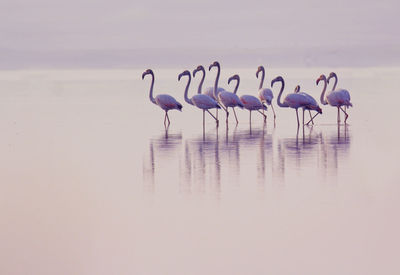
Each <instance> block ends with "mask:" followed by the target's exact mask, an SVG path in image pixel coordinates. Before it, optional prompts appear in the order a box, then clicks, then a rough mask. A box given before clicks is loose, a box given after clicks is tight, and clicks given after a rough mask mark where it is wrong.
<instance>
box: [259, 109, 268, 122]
mask: <svg viewBox="0 0 400 275" xmlns="http://www.w3.org/2000/svg"><path fill="white" fill-rule="evenodd" d="M257 111H258V112H259V113H260V114H262V115H263V117H264V122H266V121H267V116H266V115H265V114H264V112H260V110H257ZM263 111H264V109H263Z"/></svg>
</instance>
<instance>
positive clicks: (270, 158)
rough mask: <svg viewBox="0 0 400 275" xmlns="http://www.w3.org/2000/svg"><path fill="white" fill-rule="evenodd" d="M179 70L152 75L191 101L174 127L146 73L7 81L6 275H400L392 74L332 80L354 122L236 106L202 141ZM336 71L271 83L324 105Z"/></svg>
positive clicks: (246, 89) (291, 72)
mask: <svg viewBox="0 0 400 275" xmlns="http://www.w3.org/2000/svg"><path fill="white" fill-rule="evenodd" d="M181 71H182V70H179V69H169V70H155V74H156V82H155V94H157V93H160V92H162V93H165V92H168V93H170V94H171V95H173V96H174V97H175V98H177V99H178V100H179V101H180V102H181V103H183V105H184V108H183V112H182V113H180V112H178V111H172V112H171V113H170V118H171V126H170V127H169V129H168V130H165V129H164V126H163V112H162V111H161V110H160V109H159V108H158V107H157V106H155V105H153V104H151V103H150V101H149V100H148V88H149V84H150V83H149V82H150V80H149V79H145V81H142V80H141V73H142V71H141V70H140V71H139V70H137V71H136V70H126V71H122V70H121V71H119V70H113V71H2V72H0V87H1V95H0V127H1V133H2V134H1V135H0V147H1V151H0V152H1V155H0V167H1V173H0V191H1V192H0V205H1V207H0V215H1V219H0V220H1V227H0V228H1V229H0V243H1V244H2V245H1V249H0V273H1V274H398V273H399V272H400V267H399V265H398V259H397V258H398V257H397V255H398V252H397V251H398V247H399V245H400V237H399V236H398V232H399V230H400V222H399V219H398V213H399V210H400V202H399V199H398V198H399V195H400V186H399V183H400V178H399V176H398V156H399V153H400V148H399V146H398V141H399V138H400V132H399V130H398V126H397V124H398V123H397V118H399V115H400V114H399V111H398V109H397V105H396V103H397V102H398V101H399V99H400V96H399V94H398V91H397V89H398V88H397V82H398V75H399V73H400V69H398V68H362V69H360V68H354V69H349V68H347V69H338V70H336V72H337V74H338V76H339V85H338V86H339V87H343V88H347V89H348V90H349V91H350V92H351V96H352V102H353V104H354V108H352V109H350V110H349V113H350V117H349V120H348V122H349V125H348V126H344V125H340V126H338V125H337V124H336V110H335V109H334V108H332V107H329V106H328V107H326V106H324V107H323V112H324V113H323V115H322V116H318V117H317V118H316V119H315V122H316V124H315V125H314V126H313V127H304V128H302V127H301V128H300V129H298V130H297V125H296V118H295V112H294V111H293V110H289V109H282V108H279V107H276V112H277V119H276V126H274V123H273V120H272V116H269V117H268V122H267V123H266V124H264V123H263V121H262V118H261V116H260V115H257V114H256V113H254V114H253V121H252V124H251V125H250V124H249V114H248V111H245V110H238V111H237V113H238V118H239V121H240V123H239V124H238V125H237V126H236V125H235V123H234V122H233V116H232V117H231V118H232V121H231V122H230V123H229V125H228V127H227V126H226V124H225V122H224V120H225V114H224V113H223V112H220V114H219V115H220V118H222V119H221V123H220V126H219V127H216V125H215V123H214V122H213V120H212V119H211V118H209V117H207V122H206V126H205V130H204V131H203V128H202V112H201V111H199V110H197V109H196V108H195V107H193V106H189V105H187V104H186V103H184V100H183V91H184V87H185V84H186V82H185V81H183V82H184V83H178V81H177V75H178V74H179V73H180V72H181ZM329 72H330V70H329V69H323V68H322V69H310V68H298V69H293V68H286V69H274V70H267V75H266V82H267V83H269V82H270V81H271V79H272V78H273V77H275V76H277V75H283V77H284V78H285V80H286V87H287V88H286V90H285V92H284V94H285V93H287V92H292V91H293V89H294V87H295V85H297V84H300V85H301V87H302V90H303V91H307V92H309V93H310V94H311V95H313V96H314V97H316V98H319V95H320V92H321V89H320V88H321V87H316V86H315V80H316V79H317V78H318V76H319V75H320V74H321V73H326V74H328V73H329ZM234 73H239V74H240V76H241V78H242V81H241V86H240V87H239V91H238V94H239V95H241V94H253V95H256V89H257V87H258V81H257V79H256V78H255V70H253V69H251V70H248V69H240V70H232V69H224V68H223V70H222V75H221V86H224V87H226V88H228V86H227V85H226V84H227V83H225V82H226V80H227V79H228V77H229V76H231V75H232V74H234ZM213 78H214V74H212V73H210V74H209V75H208V76H207V77H206V83H205V86H210V85H211V84H212V81H213ZM197 81H198V80H197V79H195V81H194V84H193V85H194V86H192V87H191V91H190V93H191V94H193V93H194V92H195V89H197V87H196V88H195V86H196V85H197ZM268 86H269V85H268ZM277 86H279V85H277ZM279 88H280V87H276V88H275V87H274V93H275V97H277V93H278V91H279ZM274 104H276V103H275V102H274ZM275 106H276V105H275ZM268 114H270V112H268ZM342 119H343V117H342Z"/></svg>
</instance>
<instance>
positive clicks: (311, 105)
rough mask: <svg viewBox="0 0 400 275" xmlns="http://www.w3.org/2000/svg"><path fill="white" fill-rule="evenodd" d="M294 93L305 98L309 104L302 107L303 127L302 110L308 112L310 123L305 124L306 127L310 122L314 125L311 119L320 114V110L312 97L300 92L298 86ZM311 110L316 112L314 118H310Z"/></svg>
mask: <svg viewBox="0 0 400 275" xmlns="http://www.w3.org/2000/svg"><path fill="white" fill-rule="evenodd" d="M294 92H295V93H298V94H301V95H303V96H305V97H306V98H307V100H308V101H309V103H308V104H307V105H305V106H303V125H304V110H308V113H309V114H310V121H309V122H307V125H308V124H309V123H310V122H312V124H313V125H314V120H313V119H314V117H316V116H317V115H318V114H322V109H321V108H320V107H319V105H318V103H317V101H316V100H315V99H314V98H313V97H312V96H310V95H309V94H307V93H305V92H300V85H297V86H296V88H295V89H294ZM311 110H314V111H317V114H316V115H315V116H314V117H312V116H311Z"/></svg>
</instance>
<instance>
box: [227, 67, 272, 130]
mask: <svg viewBox="0 0 400 275" xmlns="http://www.w3.org/2000/svg"><path fill="white" fill-rule="evenodd" d="M232 80H236V87H235V90H234V94H236V92H237V90H238V88H239V84H240V77H239V75H237V74H235V75H233V76H231V77H230V78H229V79H228V84H229V83H230V82H231V81H232ZM240 102H241V103H242V106H243V108H245V109H246V110H248V111H249V112H250V124H251V112H252V111H258V112H260V109H261V110H267V106H265V105H264V104H263V103H261V101H260V100H259V99H258V98H257V97H255V96H252V95H242V96H240ZM260 114H262V115H263V116H264V121H266V119H267V116H266V115H265V114H263V113H262V112H260Z"/></svg>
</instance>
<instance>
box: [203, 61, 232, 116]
mask: <svg viewBox="0 0 400 275" xmlns="http://www.w3.org/2000/svg"><path fill="white" fill-rule="evenodd" d="M213 67H217V75H216V77H215V82H214V89H213V92H214V93H213V96H214V99H215V100H216V101H217V102H219V103H221V101H220V99H219V97H218V95H219V94H220V93H221V92H223V91H224V90H223V91H222V90H221V89H218V81H219V76H220V74H221V66H220V65H219V62H218V61H215V62H214V63H213V64H211V65H210V66H209V67H208V70H209V71H211V69H212V68H213ZM221 107H222V109H224V111H225V112H226V121H227V122H228V116H229V112H228V109H227V108H226V107H225V106H223V105H222V106H221ZM217 115H218V114H217Z"/></svg>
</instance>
